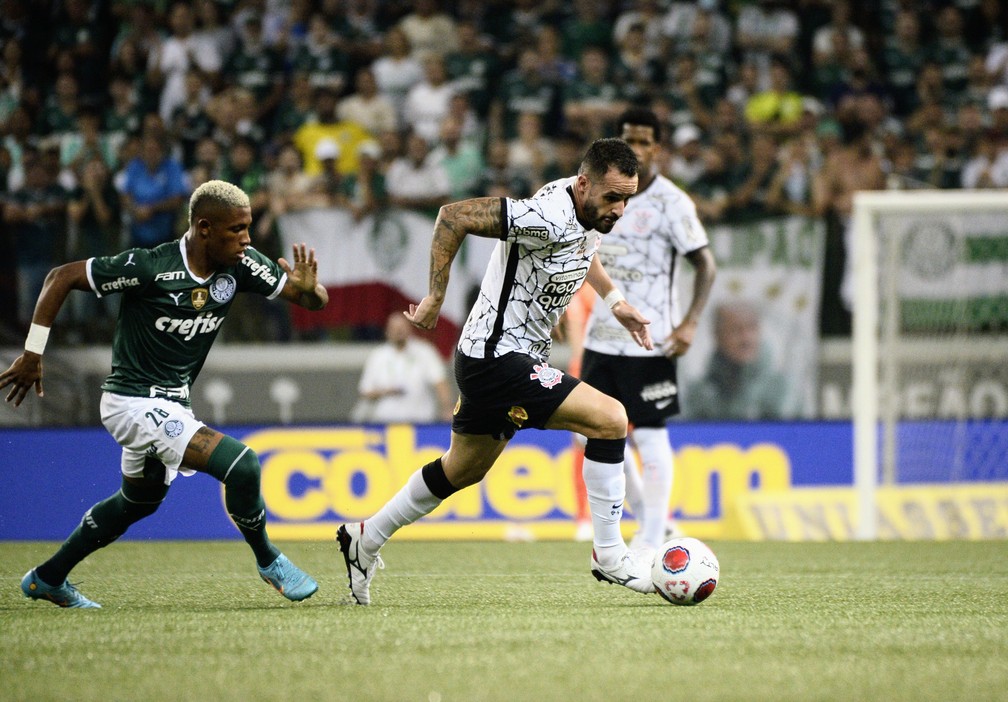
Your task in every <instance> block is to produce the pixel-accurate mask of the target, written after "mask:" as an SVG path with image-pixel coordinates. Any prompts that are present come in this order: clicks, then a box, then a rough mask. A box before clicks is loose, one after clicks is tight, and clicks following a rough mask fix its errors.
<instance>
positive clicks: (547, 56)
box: [535, 24, 578, 85]
mask: <svg viewBox="0 0 1008 702" xmlns="http://www.w3.org/2000/svg"><path fill="white" fill-rule="evenodd" d="M562 43H563V39H562V37H561V36H560V32H559V30H558V29H557V28H556V27H553V26H550V25H548V24H547V25H543V26H542V27H540V28H539V31H537V32H536V35H535V48H536V53H537V54H538V55H539V73H540V75H541V76H542V77H543V78H544V79H545V80H547V81H548V82H550V83H556V84H558V85H566V84H567V83H570V82H571V81H572V80H574V78H575V77H577V71H578V67H577V61H575V60H574V58H571V57H569V56H567V55H566V54H565V53H564V51H563V49H562V48H561V45H562Z"/></svg>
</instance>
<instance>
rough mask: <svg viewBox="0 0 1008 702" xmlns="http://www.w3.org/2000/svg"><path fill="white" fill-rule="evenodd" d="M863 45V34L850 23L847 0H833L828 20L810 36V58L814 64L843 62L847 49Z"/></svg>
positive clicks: (851, 49)
mask: <svg viewBox="0 0 1008 702" xmlns="http://www.w3.org/2000/svg"><path fill="white" fill-rule="evenodd" d="M864 45H865V35H864V32H862V31H861V30H860V29H859V28H858V27H855V26H854V25H853V24H852V23H851V5H850V2H849V1H848V0H833V2H832V3H831V4H830V21H829V23H828V24H826V25H824V26H822V27H820V28H819V29H817V30H816V31H815V34H814V35H813V37H812V60H813V62H814V63H815V64H816V65H820V64H823V63H827V62H832V61H839V62H840V63H842V62H843V59H844V58H845V56H844V54H845V52H847V51H853V50H856V49H860V48H862V47H864Z"/></svg>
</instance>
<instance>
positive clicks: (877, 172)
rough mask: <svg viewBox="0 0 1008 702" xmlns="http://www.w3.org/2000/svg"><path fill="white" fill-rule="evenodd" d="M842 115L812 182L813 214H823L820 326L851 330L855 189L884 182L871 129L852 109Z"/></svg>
mask: <svg viewBox="0 0 1008 702" xmlns="http://www.w3.org/2000/svg"><path fill="white" fill-rule="evenodd" d="M843 118H844V121H843V123H842V125H843V127H842V128H843V146H842V147H841V148H839V149H837V150H836V151H834V152H833V153H831V154H829V156H827V157H826V161H825V163H824V165H823V169H822V171H820V173H819V174H818V176H817V178H816V180H815V183H814V185H813V204H814V207H815V211H816V214H818V215H824V216H826V218H827V225H826V237H827V240H826V254H825V256H826V260H825V264H824V267H823V269H824V271H825V273H824V278H823V311H822V319H823V331H824V333H827V334H837V333H839V334H849V333H850V316H849V310H850V307H851V301H852V294H853V291H852V290H851V288H850V286H851V284H852V280H851V267H852V265H853V254H852V252H851V241H852V234H851V232H850V217H851V211H852V208H853V197H854V193H855V192H857V191H859V190H882V189H884V188H885V173H884V171H883V170H882V161H881V159H880V158H879V156H878V155H876V154H875V153H874V152H873V151H872V144H871V135H870V134H869V132H868V130H867V129H866V127H865V125H864V123H863V122H861V121H860V120H859V119H858V116H857V115H856V114H846V115H844V116H843ZM838 272H839V273H840V275H837V273H838ZM838 305H839V306H838Z"/></svg>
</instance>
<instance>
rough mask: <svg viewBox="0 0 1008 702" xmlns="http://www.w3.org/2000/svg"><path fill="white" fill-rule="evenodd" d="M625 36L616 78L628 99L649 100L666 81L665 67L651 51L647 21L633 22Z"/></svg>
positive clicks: (619, 45) (634, 100)
mask: <svg viewBox="0 0 1008 702" xmlns="http://www.w3.org/2000/svg"><path fill="white" fill-rule="evenodd" d="M621 36H622V38H621V39H620V40H619V42H618V43H617V47H618V52H617V54H616V59H615V61H614V63H613V71H612V73H613V81H614V82H615V83H616V84H617V85H621V86H623V92H624V94H625V95H626V97H627V99H628V100H630V101H632V102H637V103H641V102H645V101H647V100H648V99H650V98H651V97H653V96H654V95H655V94H656V93H657V92H658V91H659V90H660V88H661V86H662V85H663V84H664V83H665V68H664V66H663V65H662V62H661V61H659V60H657V59H656V58H654V57H653V56H651V55H649V54H648V46H647V41H646V39H645V35H644V24H643V23H638V24H632V25H630V26H629V27H627V28H626V31H624V32H623V34H622V35H621Z"/></svg>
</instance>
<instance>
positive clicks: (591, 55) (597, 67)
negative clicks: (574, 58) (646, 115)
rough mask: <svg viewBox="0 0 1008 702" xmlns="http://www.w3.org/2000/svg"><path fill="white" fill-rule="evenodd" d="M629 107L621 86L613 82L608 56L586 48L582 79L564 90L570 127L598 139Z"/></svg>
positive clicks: (579, 73)
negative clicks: (610, 123) (608, 125)
mask: <svg viewBox="0 0 1008 702" xmlns="http://www.w3.org/2000/svg"><path fill="white" fill-rule="evenodd" d="M626 106H627V103H626V101H625V100H624V97H623V93H622V92H621V90H620V86H618V85H616V84H615V83H614V82H612V81H611V80H610V78H609V56H608V54H606V52H605V50H603V49H601V48H599V47H595V46H586V47H585V49H584V50H583V51H582V52H581V57H580V59H579V60H578V75H577V77H576V78H574V79H573V80H572V81H571V82H570V83H569V84H568V85H567V87H566V88H565V90H564V119H565V120H566V122H567V125H568V126H569V127H570V128H571V129H574V130H576V131H579V132H582V133H583V134H586V135H587V136H588V137H590V138H595V137H598V136H601V135H602V134H603V132H604V131H605V127H606V125H607V124H608V123H609V122H611V121H612V120H614V119H615V118H616V116H617V115H618V114H619V113H620V112H622V111H623V110H624V109H626Z"/></svg>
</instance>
